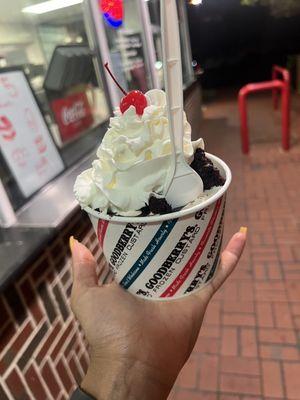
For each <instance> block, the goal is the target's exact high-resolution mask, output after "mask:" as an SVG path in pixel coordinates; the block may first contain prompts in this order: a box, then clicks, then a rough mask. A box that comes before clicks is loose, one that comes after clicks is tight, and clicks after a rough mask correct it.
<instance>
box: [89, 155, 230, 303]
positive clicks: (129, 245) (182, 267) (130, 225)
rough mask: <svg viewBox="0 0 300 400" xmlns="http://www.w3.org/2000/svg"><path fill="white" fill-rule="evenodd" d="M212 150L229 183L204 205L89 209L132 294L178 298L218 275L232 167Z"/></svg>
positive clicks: (117, 273) (109, 256)
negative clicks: (137, 213) (118, 211)
mask: <svg viewBox="0 0 300 400" xmlns="http://www.w3.org/2000/svg"><path fill="white" fill-rule="evenodd" d="M206 154H207V156H208V157H209V158H210V159H211V160H212V161H213V163H214V165H215V166H216V167H217V168H218V169H219V171H220V173H221V175H222V176H223V177H224V178H225V184H224V186H221V187H220V190H219V191H218V192H217V193H216V194H214V195H213V196H212V197H210V198H209V199H208V200H205V201H204V202H203V203H201V204H200V205H199V204H198V205H195V206H192V207H190V208H188V209H184V210H181V211H178V212H174V213H170V214H165V215H154V216H148V217H120V216H113V217H111V216H108V215H103V214H102V213H99V212H96V211H94V210H92V209H91V208H89V207H87V208H86V209H85V210H86V211H87V212H88V214H89V216H90V219H91V221H92V224H93V226H94V229H95V231H96V233H97V236H98V239H99V242H100V245H101V247H102V249H103V252H104V255H105V257H106V259H107V261H108V262H109V265H110V268H111V270H112V272H113V274H114V277H115V280H116V281H117V282H118V283H119V284H120V285H121V286H122V287H123V288H124V289H126V290H128V291H129V292H130V293H132V294H134V295H136V296H141V297H144V298H146V299H149V300H171V299H178V298H180V297H183V296H186V295H188V294H190V293H192V292H194V291H195V290H199V289H201V288H203V287H204V286H205V285H206V284H207V283H208V282H209V281H210V280H211V279H213V276H214V274H215V272H216V269H217V266H218V263H219V258H220V252H221V245H222V236H223V228H224V211H225V197H226V191H227V189H228V186H229V184H230V182H231V172H230V169H229V168H228V166H227V165H226V164H225V163H224V162H223V161H222V160H220V159H219V158H217V157H215V156H213V155H211V154H208V153H206Z"/></svg>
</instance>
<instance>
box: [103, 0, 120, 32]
mask: <svg viewBox="0 0 300 400" xmlns="http://www.w3.org/2000/svg"><path fill="white" fill-rule="evenodd" d="M99 3H100V8H101V11H102V14H103V16H104V19H105V20H106V22H107V23H108V24H109V25H110V26H111V27H113V28H115V29H116V28H118V27H119V26H121V25H122V23H123V15H124V11H123V0H99Z"/></svg>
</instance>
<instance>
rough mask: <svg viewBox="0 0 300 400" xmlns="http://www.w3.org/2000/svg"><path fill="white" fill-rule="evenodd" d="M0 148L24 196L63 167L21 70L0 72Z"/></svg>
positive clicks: (35, 189) (43, 183)
mask: <svg viewBox="0 0 300 400" xmlns="http://www.w3.org/2000/svg"><path fill="white" fill-rule="evenodd" d="M0 149H1V152H2V154H3V157H4V158H5V160H6V162H7V164H8V166H9V168H10V170H11V172H12V174H13V176H14V178H15V180H16V182H17V184H18V186H19V188H20V190H21V192H22V193H23V195H24V196H25V197H29V196H31V195H32V194H33V193H34V192H36V191H37V190H39V189H40V188H41V187H42V186H44V185H45V184H46V183H48V182H49V181H50V180H51V179H52V178H54V177H55V176H57V175H58V174H59V173H60V172H61V171H62V170H63V169H64V164H63V162H62V159H61V157H60V155H59V153H58V150H57V148H56V146H55V144H54V142H53V140H52V138H51V134H50V132H49V130H48V127H47V125H46V123H45V121H44V118H43V116H42V114H41V111H40V109H39V106H38V104H37V102H36V99H35V97H34V95H33V93H32V90H31V87H30V86H29V83H28V81H27V79H26V76H25V74H24V72H23V71H22V70H14V71H3V72H2V71H0Z"/></svg>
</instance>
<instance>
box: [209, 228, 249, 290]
mask: <svg viewBox="0 0 300 400" xmlns="http://www.w3.org/2000/svg"><path fill="white" fill-rule="evenodd" d="M246 238H247V228H245V227H242V228H241V229H240V231H239V232H238V233H235V234H234V235H233V236H232V238H231V239H230V241H229V243H228V244H227V246H226V248H225V250H224V251H223V253H222V256H221V263H220V266H219V268H218V270H217V274H216V276H215V277H214V278H213V280H212V281H211V282H210V284H209V285H208V286H207V287H206V288H204V289H203V291H205V290H206V291H207V293H208V295H209V297H211V296H212V295H213V294H214V293H215V292H216V291H217V290H218V289H219V288H220V287H221V286H222V284H223V283H224V282H225V280H226V279H227V278H228V277H229V275H230V274H231V273H232V272H233V270H234V269H235V267H236V265H237V263H238V261H239V259H240V258H241V255H242V253H243V250H244V247H245V244H246Z"/></svg>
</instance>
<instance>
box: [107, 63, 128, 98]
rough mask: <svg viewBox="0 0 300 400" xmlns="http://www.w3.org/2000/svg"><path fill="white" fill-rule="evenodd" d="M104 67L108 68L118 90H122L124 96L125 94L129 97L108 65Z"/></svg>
mask: <svg viewBox="0 0 300 400" xmlns="http://www.w3.org/2000/svg"><path fill="white" fill-rule="evenodd" d="M104 67H105V68H106V70H107V72H108V73H109V75H110V76H111V78H112V80H113V81H114V82H115V84H116V85H117V86H118V88H119V89H120V90H121V92H122V93H123V94H125V96H126V95H127V93H126V92H125V90H124V89H123V88H122V86H121V85H120V84H119V83H118V81H117V80H116V78H115V77H114V76H113V74H112V72H111V70H110V69H109V66H108V63H105V64H104Z"/></svg>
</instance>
